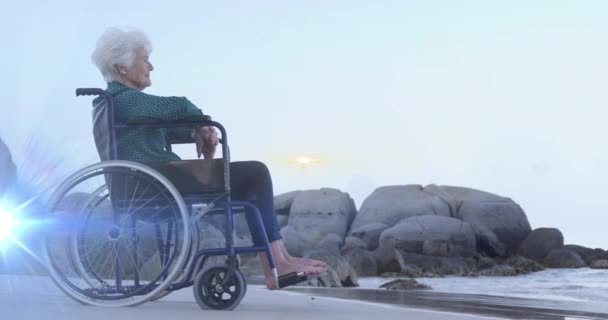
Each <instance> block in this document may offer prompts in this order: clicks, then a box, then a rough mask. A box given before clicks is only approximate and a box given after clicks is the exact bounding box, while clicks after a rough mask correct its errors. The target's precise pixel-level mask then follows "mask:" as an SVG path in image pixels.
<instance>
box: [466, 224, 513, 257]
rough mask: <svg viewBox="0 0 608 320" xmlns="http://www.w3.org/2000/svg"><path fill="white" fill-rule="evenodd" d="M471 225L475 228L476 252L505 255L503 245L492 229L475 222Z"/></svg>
mask: <svg viewBox="0 0 608 320" xmlns="http://www.w3.org/2000/svg"><path fill="white" fill-rule="evenodd" d="M471 226H472V227H473V230H475V237H476V239H477V251H478V252H480V253H485V254H486V255H488V256H490V257H502V256H504V255H505V246H504V245H503V244H502V242H500V240H498V237H497V236H496V235H495V234H494V232H492V230H490V229H488V228H486V227H484V226H480V225H476V224H472V225H471Z"/></svg>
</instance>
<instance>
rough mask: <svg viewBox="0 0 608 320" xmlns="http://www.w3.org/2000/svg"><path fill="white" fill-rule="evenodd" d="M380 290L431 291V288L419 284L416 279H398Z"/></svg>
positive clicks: (383, 285) (385, 284)
mask: <svg viewBox="0 0 608 320" xmlns="http://www.w3.org/2000/svg"><path fill="white" fill-rule="evenodd" d="M380 288H384V289H386V290H419V289H423V290H428V289H431V287H430V286H428V285H426V284H424V283H419V282H418V281H416V280H414V279H397V280H393V281H389V282H387V283H384V284H382V285H381V286H380Z"/></svg>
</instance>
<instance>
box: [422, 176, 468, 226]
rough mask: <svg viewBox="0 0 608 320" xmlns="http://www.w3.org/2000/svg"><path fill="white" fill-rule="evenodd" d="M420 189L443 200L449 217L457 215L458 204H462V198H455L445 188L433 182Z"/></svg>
mask: <svg viewBox="0 0 608 320" xmlns="http://www.w3.org/2000/svg"><path fill="white" fill-rule="evenodd" d="M422 191H423V192H426V193H428V194H432V195H434V196H437V197H438V198H439V199H441V200H442V201H443V202H445V204H447V206H448V208H449V209H450V217H452V218H454V217H456V216H457V215H458V210H459V209H460V206H462V200H459V199H456V198H455V197H454V196H452V195H451V194H449V193H448V192H447V191H446V190H445V189H443V188H441V187H439V186H437V185H435V184H429V185H428V186H426V187H424V188H422Z"/></svg>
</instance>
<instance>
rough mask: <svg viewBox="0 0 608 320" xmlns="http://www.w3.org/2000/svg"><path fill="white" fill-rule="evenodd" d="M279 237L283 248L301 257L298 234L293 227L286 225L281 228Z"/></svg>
mask: <svg viewBox="0 0 608 320" xmlns="http://www.w3.org/2000/svg"><path fill="white" fill-rule="evenodd" d="M281 237H282V238H283V244H285V248H286V249H287V251H288V252H289V254H291V255H292V256H296V257H301V256H303V255H304V253H303V252H302V251H303V250H302V248H301V247H300V236H299V235H298V234H297V232H296V231H295V229H294V227H292V226H290V225H286V226H284V227H283V228H281Z"/></svg>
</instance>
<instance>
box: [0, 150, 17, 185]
mask: <svg viewBox="0 0 608 320" xmlns="http://www.w3.org/2000/svg"><path fill="white" fill-rule="evenodd" d="M16 179H17V169H16V167H15V164H14V163H13V158H12V156H11V152H10V150H9V149H8V147H7V146H6V144H5V143H4V141H2V138H0V197H1V196H2V194H4V192H5V191H6V190H8V188H10V187H11V186H12V185H13V184H14V183H15V180H16Z"/></svg>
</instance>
